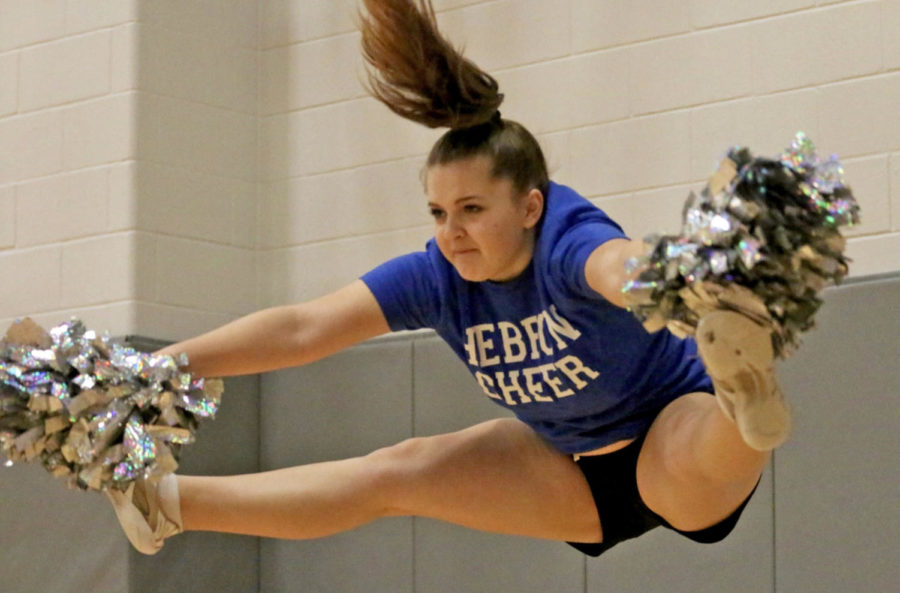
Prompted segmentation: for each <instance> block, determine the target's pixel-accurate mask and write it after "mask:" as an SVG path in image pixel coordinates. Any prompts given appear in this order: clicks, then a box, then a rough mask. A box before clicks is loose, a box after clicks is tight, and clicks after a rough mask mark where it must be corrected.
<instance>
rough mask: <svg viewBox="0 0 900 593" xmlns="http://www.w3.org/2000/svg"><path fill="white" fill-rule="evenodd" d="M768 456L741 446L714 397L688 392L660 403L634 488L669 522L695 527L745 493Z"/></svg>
mask: <svg viewBox="0 0 900 593" xmlns="http://www.w3.org/2000/svg"><path fill="white" fill-rule="evenodd" d="M768 459H769V454H768V453H765V452H760V451H756V450H755V449H751V448H750V447H748V446H746V444H745V443H744V441H743V439H742V438H741V437H740V434H739V433H738V431H737V428H736V427H735V425H734V423H733V422H732V421H731V420H729V419H728V418H727V417H726V416H725V415H724V414H723V413H722V412H721V411H720V410H719V407H718V402H716V400H715V397H713V396H711V395H710V394H707V393H692V394H688V395H685V396H682V397H680V398H678V399H677V400H675V401H673V402H671V403H670V404H669V405H668V406H666V408H665V409H663V411H662V412H661V413H660V415H659V416H658V417H657V418H656V420H655V421H654V422H653V424H652V426H651V427H650V430H649V432H648V433H647V438H646V440H645V441H644V445H643V447H642V449H641V454H640V456H639V458H638V465H637V482H638V489H639V491H640V495H641V498H642V499H643V500H644V503H645V504H646V505H647V506H648V507H649V508H650V509H651V510H652V511H653V512H655V513H657V514H658V515H660V516H662V517H663V518H664V519H666V521H668V522H669V523H670V524H672V526H674V527H676V528H677V529H680V530H683V531H697V530H701V529H705V528H707V527H710V526H712V525H714V524H716V523H718V522H720V521H722V520H723V519H725V518H726V517H728V516H729V515H731V514H732V512H734V511H735V509H737V508H738V507H739V506H740V505H741V504H742V503H743V502H744V501H745V500H746V499H747V497H748V496H749V495H750V493H751V492H752V491H753V489H754V487H755V486H756V483H757V482H758V480H759V477H760V475H761V474H762V471H763V469H764V468H765V465H766V463H767V461H768Z"/></svg>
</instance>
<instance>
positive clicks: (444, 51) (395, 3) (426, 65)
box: [362, 0, 503, 129]
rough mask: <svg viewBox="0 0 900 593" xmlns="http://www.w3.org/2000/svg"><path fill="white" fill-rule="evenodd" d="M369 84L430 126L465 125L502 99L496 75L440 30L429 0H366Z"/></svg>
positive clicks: (486, 115)
mask: <svg viewBox="0 0 900 593" xmlns="http://www.w3.org/2000/svg"><path fill="white" fill-rule="evenodd" d="M364 4H365V5H366V10H367V11H368V15H367V16H363V17H362V50H363V56H364V57H365V59H366V61H367V62H368V63H369V65H370V66H371V68H370V69H369V72H368V74H369V90H370V91H371V93H372V94H373V95H374V96H375V97H376V98H377V99H378V100H380V101H381V102H382V103H384V104H385V105H387V106H388V107H389V108H390V109H391V110H392V111H393V112H394V113H396V114H397V115H399V116H401V117H405V118H406V119H410V120H412V121H415V122H418V123H420V124H424V125H426V126H428V127H430V128H440V127H448V128H452V129H457V128H467V127H470V126H473V125H477V124H480V123H484V122H486V121H488V120H490V119H491V117H493V116H494V114H495V113H496V112H497V108H498V107H499V106H500V103H501V102H502V101H503V95H501V94H500V93H499V92H498V91H497V88H498V87H497V81H496V80H494V78H493V77H492V76H491V75H489V74H487V73H486V72H484V71H483V70H481V69H480V68H478V66H476V65H475V64H473V63H472V62H471V61H469V60H467V59H466V58H465V57H463V55H462V54H461V53H460V52H458V51H457V50H456V49H454V48H453V46H452V45H450V42H449V41H447V40H446V39H444V37H442V36H441V34H440V32H438V28H437V20H436V19H435V16H434V8H432V6H431V2H430V1H429V0H364Z"/></svg>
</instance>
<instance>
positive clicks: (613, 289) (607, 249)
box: [584, 239, 645, 308]
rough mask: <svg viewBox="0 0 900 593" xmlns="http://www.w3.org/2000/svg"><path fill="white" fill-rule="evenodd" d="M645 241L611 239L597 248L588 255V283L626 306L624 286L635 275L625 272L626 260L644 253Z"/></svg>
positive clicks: (610, 300) (603, 295) (604, 295)
mask: <svg viewBox="0 0 900 593" xmlns="http://www.w3.org/2000/svg"><path fill="white" fill-rule="evenodd" d="M644 249H645V245H644V242H643V241H635V240H632V239H611V240H609V241H607V242H606V243H604V244H603V245H601V246H600V247H598V248H597V249H595V250H594V251H593V252H592V253H591V255H590V256H589V257H588V260H587V263H586V264H585V269H584V274H585V277H586V278H587V282H588V285H589V286H590V287H591V288H593V289H594V290H596V291H597V292H599V293H600V295H601V296H602V297H603V298H605V299H606V300H607V301H609V302H611V303H612V304H614V305H616V306H618V307H623V308H624V307H625V298H624V295H623V294H622V286H623V285H624V284H625V283H626V282H627V281H628V280H631V279H632V276H633V275H636V273H635V274H633V275H628V274H627V273H626V272H625V262H627V261H628V260H629V259H630V258H632V257H638V256H640V255H642V254H643V253H644Z"/></svg>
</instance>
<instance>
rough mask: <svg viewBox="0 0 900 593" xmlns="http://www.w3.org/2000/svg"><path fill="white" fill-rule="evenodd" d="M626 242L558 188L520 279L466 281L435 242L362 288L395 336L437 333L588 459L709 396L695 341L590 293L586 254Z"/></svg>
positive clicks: (495, 394) (552, 436) (563, 447)
mask: <svg viewBox="0 0 900 593" xmlns="http://www.w3.org/2000/svg"><path fill="white" fill-rule="evenodd" d="M624 237H625V234H624V233H623V232H622V229H621V228H620V227H619V225H617V224H616V223H615V222H613V221H612V220H611V219H610V218H609V217H608V216H607V215H606V214H605V213H604V212H603V211H602V210H600V209H599V208H597V207H596V206H594V205H593V204H591V203H590V202H589V201H587V200H586V199H584V198H582V197H581V196H579V195H578V194H577V193H575V192H574V191H573V190H571V189H569V188H567V187H565V186H562V185H558V184H555V183H551V184H550V189H549V191H548V195H547V199H546V209H545V213H544V217H543V219H542V221H541V223H540V226H539V228H538V235H537V241H536V244H535V251H534V255H533V257H532V260H531V262H530V264H529V265H528V267H527V268H526V269H525V271H524V272H523V273H522V274H521V275H519V276H518V277H517V278H515V279H513V280H510V281H507V282H490V281H488V282H469V281H466V280H463V279H462V277H460V275H459V274H458V273H457V271H456V269H455V268H454V267H453V266H452V265H451V264H450V262H448V261H447V260H446V259H445V258H444V256H443V255H442V254H441V252H440V251H439V249H438V247H437V245H436V243H435V241H434V239H432V240H430V241H429V242H428V244H427V245H426V249H425V251H423V252H417V253H410V254H407V255H403V256H400V257H397V258H395V259H393V260H390V261H388V262H387V263H384V264H382V265H381V266H379V267H377V268H375V269H374V270H372V271H371V272H369V273H367V274H366V275H364V276H363V277H362V280H363V281H364V282H365V283H366V285H367V286H368V287H369V289H370V290H371V291H372V293H373V294H374V295H375V298H376V300H377V301H378V304H379V305H380V307H381V310H382V312H383V313H384V316H385V318H386V319H387V322H388V324H389V325H390V327H391V329H392V330H395V331H396V330H402V329H418V328H425V327H428V328H433V329H434V330H435V331H436V332H437V333H438V334H439V335H440V336H441V337H442V338H443V339H444V340H446V341H447V343H448V344H449V345H450V346H451V347H452V348H453V350H454V351H455V352H456V354H457V355H458V356H459V357H460V359H462V361H463V362H465V363H466V365H467V366H468V367H469V370H470V371H471V372H472V374H473V375H474V376H475V379H476V380H477V381H478V383H479V384H480V385H481V387H482V389H483V390H484V392H485V393H486V394H487V396H488V397H490V398H491V399H493V400H494V401H495V402H496V403H498V404H500V405H501V406H504V407H506V408H509V409H510V410H512V412H513V413H514V414H515V415H516V417H518V418H519V419H520V420H522V421H523V422H525V423H527V424H528V425H529V426H531V427H532V428H533V429H534V430H535V431H537V432H538V433H540V434H541V435H543V436H544V437H545V438H546V439H548V440H549V441H550V442H551V443H552V444H553V445H554V446H555V447H556V448H557V449H559V450H560V451H562V452H565V453H581V452H586V451H591V450H593V449H597V448H600V447H603V446H605V445H608V444H611V443H614V442H616V441H619V440H622V439H627V438H632V437H636V436H638V435H639V434H641V433H642V432H643V431H645V430H647V429H648V428H649V426H650V423H651V422H652V421H653V419H654V418H655V416H656V415H657V414H658V412H659V410H660V409H662V408H663V407H664V406H665V405H666V404H667V403H669V402H670V401H672V400H673V399H675V398H677V397H678V396H680V395H683V394H685V393H690V392H694V391H705V392H712V384H711V382H710V380H709V378H708V376H707V375H706V371H705V369H704V367H703V364H702V362H701V361H700V358H699V356H698V355H697V348H696V344H695V342H694V341H693V340H691V339H688V340H681V339H679V338H676V337H675V336H673V335H672V334H671V333H669V332H668V331H666V330H663V331H659V332H656V333H653V334H650V333H648V332H647V331H646V330H645V329H644V328H643V326H642V325H641V324H640V322H639V321H638V320H637V319H636V318H635V317H634V316H633V315H632V314H631V313H629V312H628V311H626V310H624V309H621V308H619V307H617V306H615V305H613V304H611V303H610V302H608V301H607V300H605V299H604V298H603V297H602V296H600V295H599V294H598V293H596V292H595V291H594V290H593V289H592V288H591V287H590V286H588V283H587V279H586V278H585V273H584V268H585V262H586V261H587V258H588V256H589V255H590V254H591V253H592V252H593V251H594V249H596V248H597V247H598V246H600V245H602V244H603V243H605V242H606V241H608V240H610V239H614V238H624Z"/></svg>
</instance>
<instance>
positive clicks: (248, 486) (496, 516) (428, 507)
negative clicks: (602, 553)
mask: <svg viewBox="0 0 900 593" xmlns="http://www.w3.org/2000/svg"><path fill="white" fill-rule="evenodd" d="M179 489H180V492H181V515H182V518H183V522H184V528H185V529H186V530H208V531H221V532H232V533H243V534H250V535H260V536H266V537H278V538H290V539H305V538H314V537H321V536H325V535H329V534H333V533H337V532H340V531H345V530H348V529H352V528H354V527H357V526H360V525H363V524H365V523H367V522H369V521H372V520H374V519H377V518H379V517H385V516H405V515H416V516H424V517H431V518H435V519H441V520H444V521H449V522H452V523H456V524H458V525H463V526H466V527H470V528H474V529H480V530H486V531H493V532H499V533H507V534H516V535H525V536H532V537H539V538H546V539H554V540H570V541H584V542H597V541H600V539H601V529H600V524H599V519H598V517H597V512H596V508H595V506H594V502H593V498H592V496H591V492H590V488H589V487H588V485H587V482H586V481H585V479H584V477H583V475H582V473H581V471H580V470H579V469H578V467H577V466H576V465H575V463H574V462H573V461H572V459H571V457H570V456H568V455H565V454H562V453H559V452H557V451H555V450H554V449H553V448H551V447H550V446H549V445H548V444H547V443H546V442H545V441H544V440H543V439H541V438H540V437H539V436H538V435H537V434H535V433H534V432H533V431H532V430H531V429H530V428H528V427H527V426H526V425H524V424H523V423H521V422H519V421H518V420H514V419H502V420H494V421H490V422H485V423H482V424H479V425H476V426H474V427H471V428H468V429H465V430H462V431H459V432H455V433H450V434H445V435H439V436H434V437H426V438H415V439H410V440H408V441H404V442H402V443H400V444H399V445H395V446H393V447H388V448H385V449H380V450H378V451H375V452H374V453H371V454H370V455H367V456H365V457H359V458H354V459H347V460H342V461H331V462H326V463H316V464H312V465H305V466H299V467H292V468H286V469H280V470H275V471H270V472H263V473H259V474H250V475H240V476H231V477H195V476H180V477H179Z"/></svg>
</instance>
